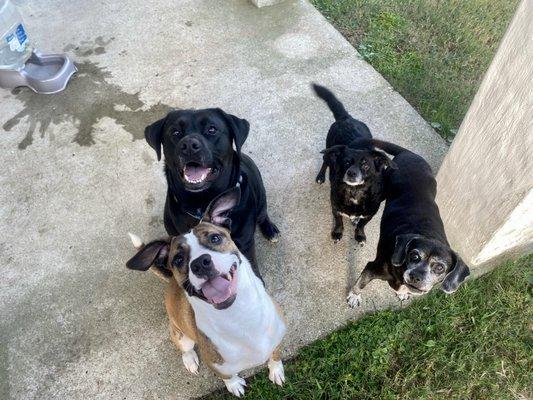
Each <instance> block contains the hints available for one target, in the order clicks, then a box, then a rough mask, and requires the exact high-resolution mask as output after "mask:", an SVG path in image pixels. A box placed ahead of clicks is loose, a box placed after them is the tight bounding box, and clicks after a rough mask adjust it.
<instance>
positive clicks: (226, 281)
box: [201, 263, 237, 307]
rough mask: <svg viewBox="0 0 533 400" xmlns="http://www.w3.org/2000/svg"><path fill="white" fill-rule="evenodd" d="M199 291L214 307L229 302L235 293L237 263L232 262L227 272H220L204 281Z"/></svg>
mask: <svg viewBox="0 0 533 400" xmlns="http://www.w3.org/2000/svg"><path fill="white" fill-rule="evenodd" d="M201 292H202V294H203V295H204V297H205V298H206V299H207V301H208V302H209V303H211V304H213V305H214V306H215V307H216V306H222V305H224V303H225V302H229V301H230V300H231V299H232V298H234V297H235V294H236V293H237V264H236V263H233V265H232V266H231V268H230V270H229V272H228V273H226V274H220V275H218V276H216V277H214V278H212V279H210V280H208V281H207V282H205V283H204V284H203V285H202V288H201ZM231 302H233V300H231ZM229 305H231V303H230V304H228V306H229Z"/></svg>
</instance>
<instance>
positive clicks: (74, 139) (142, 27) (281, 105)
mask: <svg viewBox="0 0 533 400" xmlns="http://www.w3.org/2000/svg"><path fill="white" fill-rule="evenodd" d="M17 3H21V5H22V11H23V14H24V16H25V19H26V23H27V25H28V30H29V32H30V36H31V37H32V38H33V39H34V42H35V43H36V45H37V46H38V47H39V48H40V49H42V50H46V51H54V52H61V51H67V52H68V53H69V54H70V55H72V56H73V57H74V58H75V59H76V60H77V62H78V63H79V66H80V73H79V75H77V77H76V78H75V79H74V80H73V81H72V83H71V85H70V86H69V87H68V88H67V90H66V91H65V92H64V93H62V94H59V95H53V96H37V95H35V94H33V93H31V92H30V91H29V90H21V91H18V93H10V92H9V91H7V90H0V99H1V100H0V102H1V107H0V126H2V127H3V128H2V132H1V136H0V146H1V150H0V151H1V153H0V154H1V155H0V160H1V166H2V172H1V178H0V179H1V180H0V184H1V187H2V190H1V191H0V238H1V239H0V259H1V260H2V264H3V265H2V267H1V274H0V304H1V306H0V307H1V309H0V321H1V322H0V324H1V325H0V326H1V332H0V333H1V349H0V366H1V367H0V398H2V399H8V398H13V399H30V398H39V399H51V398H58V399H87V398H95V399H97V398H100V399H141V398H154V399H155V398H167V399H181V398H189V397H191V396H198V395H201V394H204V393H206V392H208V391H210V390H212V389H213V388H215V387H217V386H218V385H219V381H217V379H215V377H214V375H213V374H212V373H211V372H210V371H209V370H208V369H207V368H206V367H205V366H202V367H201V369H200V375H199V376H198V377H194V376H191V375H189V374H187V373H186V372H185V370H184V368H183V367H182V364H181V360H180V359H179V358H178V357H177V355H176V351H175V349H174V347H173V345H172V343H171V342H170V340H169V336H168V331H167V319H166V314H165V311H164V307H163V304H162V299H163V298H162V295H163V285H162V284H161V282H160V281H159V280H158V279H157V278H156V277H155V276H154V275H152V274H141V273H136V272H132V271H128V270H126V268H125V266H124V263H125V261H126V260H127V259H128V258H129V257H130V256H131V255H132V254H133V249H132V246H131V244H130V243H129V239H128V237H127V235H126V232H127V231H132V232H135V233H137V234H139V235H141V236H142V237H143V238H144V239H151V238H155V237H158V236H163V235H164V228H163V225H162V220H161V216H162V209H163V202H164V194H165V183H164V180H163V176H162V164H161V163H158V162H157V161H156V159H155V153H154V152H153V151H152V149H151V148H150V147H149V146H148V145H147V144H146V143H145V142H144V140H142V139H143V130H144V127H145V125H147V124H148V123H149V122H152V121H153V120H155V119H157V118H160V117H162V116H163V115H164V113H165V112H166V110H167V109H168V108H169V107H177V108H187V107H196V108H201V107H208V106H219V107H222V108H224V109H225V110H226V111H228V112H231V113H234V114H236V115H238V116H240V117H244V118H246V119H248V120H249V121H250V123H251V134H250V137H249V139H248V141H247V142H246V144H245V146H244V151H245V152H246V153H248V154H250V155H251V156H252V157H253V158H254V159H255V161H256V162H257V164H258V165H259V167H260V169H261V171H262V173H263V177H264V179H265V183H266V187H267V192H268V198H269V202H270V212H271V215H272V217H273V220H274V221H275V222H276V223H277V224H278V226H279V227H280V229H281V231H282V235H283V237H282V241H281V242H280V243H278V244H277V245H270V244H268V243H266V242H265V241H264V240H263V239H262V238H260V239H259V245H258V258H259V260H260V263H261V264H262V270H263V272H264V277H265V280H266V283H267V285H268V288H269V290H270V292H271V293H272V294H273V296H274V297H275V298H276V300H277V301H278V302H279V303H280V304H281V306H282V308H283V309H284V311H285V313H286V315H287V319H288V323H289V333H288V336H287V340H286V342H285V348H284V356H285V357H287V356H290V355H293V354H295V352H296V350H297V349H298V348H299V347H301V346H302V345H304V344H306V343H309V342H311V341H313V340H315V339H317V338H319V337H321V336H323V335H325V334H327V333H328V332H330V331H332V330H333V329H336V328H338V327H339V326H341V325H343V324H344V323H345V322H346V321H348V320H350V319H354V318H358V317H359V316H361V315H362V313H363V312H366V311H372V310H375V309H377V308H383V307H389V306H391V305H397V304H398V303H397V301H396V298H395V296H394V295H393V294H392V292H391V291H390V290H387V289H386V288H387V287H386V285H385V284H382V283H379V282H375V283H373V284H371V285H370V286H369V287H368V290H367V292H366V294H367V295H366V298H365V299H364V307H363V308H362V309H360V310H349V309H348V307H347V306H346V305H345V301H344V298H345V294H346V290H347V287H348V285H349V284H350V283H351V282H353V279H354V278H355V276H356V274H358V273H359V272H360V271H361V269H362V267H363V266H364V264H365V263H366V262H367V261H368V260H369V259H371V258H372V257H373V255H374V251H375V250H374V249H375V246H376V241H377V229H378V226H379V218H375V219H374V220H373V221H372V222H371V223H370V224H369V225H368V229H367V234H368V237H369V240H368V243H367V246H366V247H365V248H363V249H362V250H360V249H355V243H354V240H353V237H352V233H351V232H350V230H348V229H347V230H346V232H345V238H344V239H343V241H342V242H341V243H339V244H337V245H333V243H332V242H331V240H330V239H329V232H330V229H331V222H332V221H331V216H330V208H329V186H328V185H327V184H326V185H323V186H321V187H320V186H317V185H316V184H315V183H314V177H315V174H316V172H317V170H318V168H319V166H320V162H321V158H320V155H319V151H320V150H321V149H322V148H323V147H324V143H325V136H326V132H327V129H328V127H329V125H330V124H331V122H332V115H331V113H330V112H329V110H328V109H327V108H326V106H325V105H324V104H323V103H322V102H321V101H319V100H318V99H316V98H315V97H314V96H313V94H312V93H311V90H310V88H309V82H311V81H316V82H319V83H322V84H324V85H326V86H328V87H330V88H332V89H333V90H334V92H335V93H337V94H338V96H339V97H340V98H341V99H342V100H343V101H344V102H345V104H346V106H347V108H348V109H349V110H350V111H351V112H352V113H353V115H354V116H356V117H357V118H360V119H362V120H363V121H365V122H366V123H367V124H368V125H369V126H370V128H371V130H372V131H373V133H374V135H375V136H376V137H379V138H384V139H387V140H392V141H395V142H397V143H399V144H401V145H404V146H407V147H409V148H411V149H413V150H415V151H417V152H419V153H420V154H422V155H423V156H425V157H427V159H428V160H429V161H430V163H431V164H432V165H433V167H434V168H437V167H438V166H439V164H440V162H441V160H442V158H443V155H444V153H445V151H446V145H445V144H444V142H443V140H441V139H440V138H439V137H438V136H437V135H436V134H435V133H434V132H433V131H432V129H431V128H430V127H429V126H428V125H427V124H426V123H425V122H424V121H423V120H422V118H421V117H420V116H419V115H418V114H417V113H416V112H415V111H414V110H413V109H412V108H411V107H410V106H409V104H408V103H407V102H406V101H405V100H404V99H403V98H402V97H401V96H399V95H398V94H397V93H395V92H394V91H393V90H392V89H391V87H390V85H389V84H388V83H387V82H386V81H385V80H384V79H383V78H382V77H381V76H380V75H379V74H378V73H377V72H376V71H374V70H373V69H372V68H371V67H370V66H369V65H368V64H367V63H365V62H364V61H362V60H361V59H360V58H359V56H358V55H357V53H356V51H355V50H354V49H353V48H352V47H351V46H350V45H349V44H348V42H346V40H344V39H343V37H342V36H341V35H340V34H339V33H338V32H337V31H336V30H335V29H334V28H333V27H332V26H331V25H330V24H329V23H328V22H327V21H326V20H325V19H324V18H323V17H322V16H321V15H320V14H319V13H318V12H317V11H316V10H315V9H314V8H313V7H312V6H310V5H309V4H308V3H307V2H306V1H295V0H288V1H286V2H284V3H282V4H280V5H277V6H274V7H266V8H263V9H260V10H258V9H256V8H255V7H254V6H252V5H251V4H249V2H248V1H247V0H232V1H229V0H227V1H219V0H209V1H208V0H175V1H172V2H169V1H163V0H154V1H144V0H132V1H128V2H116V1H112V0H102V1H99V2H97V3H95V2H88V1H81V0H75V1H67V2H65V1H62V0H61V1H60V0H34V1H31V2H30V1H19V2H17ZM96 4H97V6H96ZM348 226H349V224H348V223H346V227H347V228H348Z"/></svg>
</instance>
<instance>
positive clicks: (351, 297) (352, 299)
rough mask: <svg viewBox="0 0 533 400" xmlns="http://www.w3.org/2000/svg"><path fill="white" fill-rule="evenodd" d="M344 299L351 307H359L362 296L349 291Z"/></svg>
mask: <svg viewBox="0 0 533 400" xmlns="http://www.w3.org/2000/svg"><path fill="white" fill-rule="evenodd" d="M346 301H347V302H348V305H349V306H350V307H351V308H355V307H359V306H360V305H361V303H362V301H363V298H362V297H361V295H360V294H359V293H354V292H350V293H349V294H348V297H346Z"/></svg>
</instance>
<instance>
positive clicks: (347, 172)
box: [346, 168, 357, 178]
mask: <svg viewBox="0 0 533 400" xmlns="http://www.w3.org/2000/svg"><path fill="white" fill-rule="evenodd" d="M346 175H348V176H349V177H350V178H355V177H356V176H357V172H356V171H354V170H353V169H351V168H350V169H349V170H348V171H346Z"/></svg>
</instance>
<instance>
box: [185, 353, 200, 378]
mask: <svg viewBox="0 0 533 400" xmlns="http://www.w3.org/2000/svg"><path fill="white" fill-rule="evenodd" d="M181 359H182V360H183V365H185V368H186V369H187V371H189V372H190V373H193V374H195V375H196V374H198V366H199V365H200V361H199V360H198V355H197V354H196V351H194V350H189V351H186V352H184V353H183V354H182V355H181Z"/></svg>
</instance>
